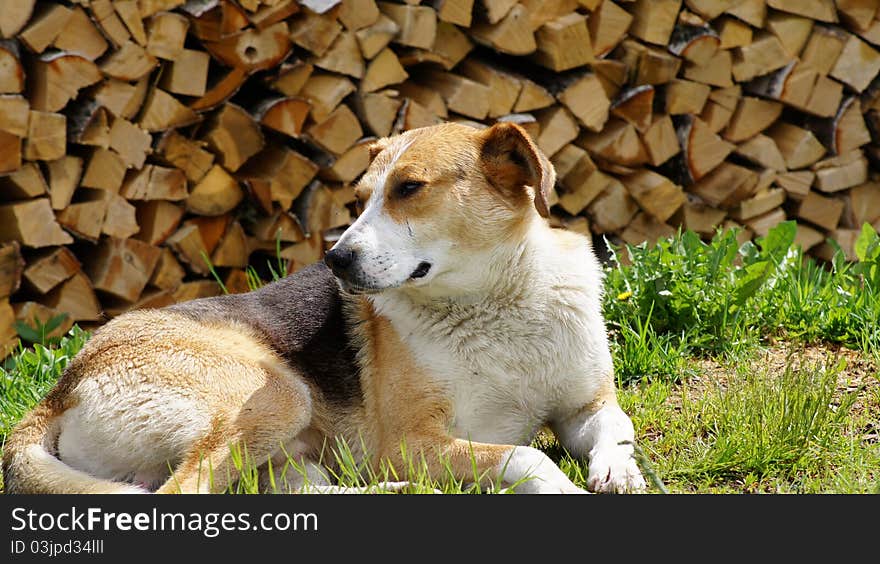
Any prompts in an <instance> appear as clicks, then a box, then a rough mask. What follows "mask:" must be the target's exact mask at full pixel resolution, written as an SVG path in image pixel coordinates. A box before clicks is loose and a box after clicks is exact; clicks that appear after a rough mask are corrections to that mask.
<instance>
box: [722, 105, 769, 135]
mask: <svg viewBox="0 0 880 564" xmlns="http://www.w3.org/2000/svg"><path fill="white" fill-rule="evenodd" d="M780 114H782V104H779V103H778V102H773V101H769V100H762V99H760V98H754V97H751V96H744V97H743V98H742V99H740V101H739V104H737V106H736V111H734V112H733V116H732V117H731V118H730V123H729V124H728V126H727V127H726V128H725V129H724V132H723V133H722V135H723V136H724V138H725V139H727V140H728V141H732V142H734V143H739V142H741V141H745V140H747V139H749V138H751V137H753V136H755V135H757V134H758V133H760V132H762V131H764V130H765V129H767V127H769V126H770V125H771V124H773V123H774V122H775V121H776V120H777V119H778V118H779V116H780Z"/></svg>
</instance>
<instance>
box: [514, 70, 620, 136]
mask: <svg viewBox="0 0 880 564" xmlns="http://www.w3.org/2000/svg"><path fill="white" fill-rule="evenodd" d="M526 87H527V84H525V83H524V84H523V92H522V93H521V94H520V98H522V96H523V94H525V92H526ZM557 96H558V98H559V101H560V102H562V104H563V105H564V106H565V107H566V108H568V110H569V111H571V113H572V114H573V115H574V116H575V117H576V118H577V119H578V121H579V122H580V123H581V124H582V125H583V126H584V127H586V128H587V129H589V130H590V131H596V132H598V131H600V130H601V129H602V127H603V126H604V125H605V123H606V122H607V120H608V115H609V111H610V109H611V101H610V100H609V99H608V97H607V96H606V95H605V92H604V90H603V89H602V84H601V82H600V81H599V79H598V76H597V75H595V74H593V73H585V74H583V75H581V76H580V77H579V78H577V79H575V80H574V81H573V82H571V83H570V84H569V85H568V86H566V87H565V88H564V89H563V90H562V91H561V92H559V94H558V95H557ZM514 110H515V111H517V112H520V111H528V110H525V109H522V108H520V107H519V102H517V106H516V107H515V108H514Z"/></svg>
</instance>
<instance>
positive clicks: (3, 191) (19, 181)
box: [0, 163, 47, 200]
mask: <svg viewBox="0 0 880 564" xmlns="http://www.w3.org/2000/svg"><path fill="white" fill-rule="evenodd" d="M46 191H47V186H46V180H45V179H44V178H43V173H42V172H41V171H40V167H39V166H37V164H36V163H26V164H25V165H24V166H23V167H21V168H19V169H18V170H16V171H15V172H13V173H12V174H10V175H7V176H4V177H0V199H2V200H26V199H29V198H35V197H37V196H42V195H43V194H45V193H46Z"/></svg>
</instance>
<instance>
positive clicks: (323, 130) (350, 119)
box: [306, 104, 364, 155]
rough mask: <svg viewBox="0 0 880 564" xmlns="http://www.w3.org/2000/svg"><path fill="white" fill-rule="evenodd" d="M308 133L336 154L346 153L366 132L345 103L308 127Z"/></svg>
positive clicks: (323, 146)
mask: <svg viewBox="0 0 880 564" xmlns="http://www.w3.org/2000/svg"><path fill="white" fill-rule="evenodd" d="M306 133H307V134H308V135H309V137H310V138H311V139H313V140H314V141H315V142H316V143H317V144H318V145H320V146H321V147H322V148H324V149H326V150H328V151H330V152H331V153H333V154H334V155H341V154H342V153H344V152H345V151H346V150H348V148H349V147H351V146H352V145H353V144H354V142H355V141H357V140H358V139H360V138H361V137H363V134H364V133H363V130H362V129H361V126H360V122H359V121H358V119H357V116H355V115H354V112H352V111H351V109H349V107H348V106H346V105H345V104H340V105H339V107H337V108H336V109H335V110H333V112H332V113H331V114H330V115H329V116H327V119H325V120H323V121H321V122H319V123H315V124H313V125H312V126H310V127H308V128H307V129H306Z"/></svg>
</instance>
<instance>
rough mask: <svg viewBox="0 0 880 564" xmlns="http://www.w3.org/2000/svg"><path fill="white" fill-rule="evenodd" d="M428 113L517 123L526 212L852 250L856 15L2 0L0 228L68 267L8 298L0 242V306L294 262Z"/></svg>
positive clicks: (183, 286)
mask: <svg viewBox="0 0 880 564" xmlns="http://www.w3.org/2000/svg"><path fill="white" fill-rule="evenodd" d="M7 3H9V2H7ZM12 4H15V6H12ZM768 7H769V9H768ZM443 121H449V122H455V123H461V124H465V125H469V126H471V127H475V128H485V127H488V126H489V125H491V124H492V123H493V122H510V123H517V124H519V125H520V126H522V127H523V128H524V129H525V130H526V132H527V134H528V135H529V136H530V137H531V138H532V139H534V140H535V143H536V145H537V146H538V147H539V148H540V149H541V150H542V152H543V153H544V154H546V155H547V157H548V158H549V159H550V160H551V162H552V163H553V166H554V168H555V170H556V177H557V184H556V186H555V187H554V188H553V189H552V190H551V192H550V194H549V195H548V202H549V206H548V207H550V208H551V209H549V210H548V211H549V221H550V225H551V226H554V227H558V228H562V229H569V230H572V231H576V232H578V233H582V234H585V235H589V234H593V233H595V234H609V236H610V237H612V240H614V241H618V242H620V241H622V242H629V243H633V244H636V243H639V244H640V243H643V242H646V243H647V244H653V243H654V242H655V241H656V240H657V239H658V238H661V237H665V236H667V235H669V234H671V233H672V232H673V230H676V229H680V228H683V229H692V230H694V231H695V232H697V233H698V234H699V235H700V236H701V237H704V238H708V237H711V236H712V235H713V233H714V232H715V231H716V230H717V229H728V228H736V229H739V231H738V234H737V240H738V241H740V242H741V243H744V242H745V241H747V240H749V239H750V238H751V237H754V236H760V235H762V234H766V233H767V232H768V230H769V229H770V228H771V227H772V226H774V225H776V224H778V223H779V222H781V221H784V220H785V219H786V218H789V219H796V220H797V222H798V228H797V235H796V241H797V242H798V243H799V244H802V245H803V246H804V247H805V248H806V249H808V250H809V253H810V254H812V255H814V256H818V257H830V253H831V252H832V249H831V247H830V246H829V245H827V244H824V243H822V240H823V239H824V238H825V236H826V234H827V235H829V236H831V237H835V238H836V239H837V240H839V241H840V242H841V244H842V245H844V247H845V250H846V252H848V253H850V255H852V254H853V253H854V241H855V237H857V235H858V232H859V230H860V229H861V224H863V223H871V224H874V225H875V226H877V227H880V188H878V186H877V182H876V181H877V178H875V177H876V176H877V175H876V174H875V173H874V172H873V170H874V169H875V168H876V167H878V166H880V146H878V144H877V141H878V140H880V5H878V3H877V2H876V1H874V0H834V1H832V0H804V1H797V2H795V1H794V0H684V1H682V0H651V1H647V0H619V1H618V0H479V1H474V0H431V1H430V2H424V1H419V0H402V1H401V0H388V1H385V0H382V1H377V0H238V1H236V0H192V1H189V2H187V1H185V0H89V1H85V0H74V1H72V2H46V1H43V2H33V1H31V0H23V1H21V2H14V3H10V6H7V7H6V8H5V9H3V10H0V226H2V227H0V240H3V241H6V240H7V239H8V240H11V241H14V242H15V243H16V244H17V245H19V246H20V247H21V248H22V249H25V250H26V252H25V255H24V256H25V258H26V259H28V260H29V261H30V262H28V268H30V267H31V266H32V265H34V264H38V265H41V267H43V268H45V267H46V264H48V263H47V262H42V263H36V262H35V261H41V260H44V259H46V257H47V256H49V255H52V254H53V253H54V255H55V256H57V257H59V258H60V257H61V253H62V252H63V253H66V254H67V255H68V258H71V259H72V261H69V262H70V264H69V265H68V268H67V269H66V270H64V271H63V273H60V274H56V275H54V277H53V275H52V274H51V271H47V272H49V274H45V275H44V279H43V280H42V281H39V282H37V283H36V284H34V283H31V282H27V283H26V286H25V288H23V289H19V290H18V291H15V290H14V289H13V288H14V287H15V286H16V285H17V284H18V279H20V278H21V276H22V275H21V273H20V272H18V271H20V270H21V265H20V263H16V259H14V258H11V257H13V255H15V256H16V257H18V256H19V255H20V254H21V253H20V252H16V253H13V252H12V251H10V250H9V249H11V246H9V245H5V244H4V245H0V315H4V313H3V312H4V311H5V309H4V305H6V306H7V308H8V307H9V306H8V304H9V303H10V302H12V303H14V304H16V305H15V308H16V310H15V311H14V312H13V313H11V314H9V315H7V317H9V318H10V319H13V318H14V315H15V314H17V313H19V312H21V311H25V312H32V313H35V314H37V313H38V314H39V315H49V314H50V313H52V312H54V311H56V307H58V310H57V311H58V312H63V311H64V310H65V308H67V307H68V304H69V306H70V307H75V306H78V307H80V308H81V309H80V312H79V313H78V314H77V315H78V316H81V317H83V320H84V321H85V320H88V321H90V322H101V321H103V320H104V319H106V318H107V317H108V316H114V315H118V314H120V313H122V312H124V311H127V310H130V309H133V308H141V307H158V306H162V305H166V304H168V303H171V301H173V300H175V299H190V298H195V297H199V296H206V295H216V294H218V293H220V284H218V283H216V282H215V281H213V280H210V279H207V280H206V279H204V278H206V277H208V276H209V275H210V272H209V268H208V266H209V263H211V264H214V265H216V266H217V267H218V268H221V269H226V270H224V271H222V272H221V274H220V276H221V277H222V279H224V280H225V281H226V282H225V283H226V284H227V290H230V291H246V290H247V289H248V275H247V274H246V273H245V270H244V269H245V268H247V267H248V265H249V264H250V263H252V262H253V261H257V262H261V261H262V260H265V259H269V260H272V258H273V257H274V255H275V254H276V253H278V252H279V249H278V247H277V243H280V244H281V248H280V254H281V257H280V259H281V260H282V261H283V262H285V263H286V267H287V268H288V271H289V272H292V271H295V270H297V269H299V268H302V267H304V266H305V265H307V264H308V263H311V262H314V261H317V260H320V258H321V257H322V256H323V253H324V252H325V251H326V250H327V249H328V248H330V247H331V246H332V245H333V244H334V243H335V242H336V241H338V240H339V237H340V236H341V234H342V233H343V232H344V229H345V227H346V226H347V225H349V224H350V223H351V222H352V221H353V217H352V213H353V212H354V211H355V210H356V208H357V205H356V201H355V198H354V186H353V183H355V182H357V181H358V179H359V178H360V176H361V175H363V173H364V171H365V170H366V169H367V167H368V166H369V162H370V154H369V147H370V145H371V144H372V143H373V142H374V140H375V138H376V137H385V136H389V135H394V134H396V133H401V132H404V131H408V130H411V129H415V128H419V127H424V126H428V125H432V124H436V123H441V122H443ZM40 161H43V162H42V163H41V162H40ZM821 198H825V199H821ZM838 212H839V213H838ZM804 216H806V217H804ZM62 226H63V228H62ZM71 235H73V237H71ZM132 241H134V242H136V243H135V245H141V246H143V247H144V248H149V249H153V250H154V251H151V252H153V253H154V254H155V253H158V254H157V256H156V263H155V265H154V268H153V271H152V272H148V273H141V274H139V275H136V276H135V278H136V279H137V284H135V285H134V286H131V287H130V288H129V287H123V286H121V285H115V284H118V283H117V282H116V281H115V279H114V277H118V276H121V274H120V273H110V269H109V267H108V266H107V265H109V262H108V260H109V259H108V260H104V259H101V257H103V255H101V253H102V252H103V253H106V257H109V256H110V255H111V254H112V253H110V251H107V250H106V249H110V246H111V245H117V246H118V247H117V251H113V252H114V253H116V254H117V255H121V254H124V253H122V252H121V251H119V250H118V249H122V248H123V247H124V246H125V245H127V244H128V243H129V242H132ZM276 242H277V243H276ZM35 249H36V250H35ZM253 252H257V253H259V255H261V256H256V257H255V256H254V255H253ZM74 253H75V255H74ZM96 257H97V258H96ZM178 257H179V258H178ZM98 259H101V260H98ZM206 259H207V260H208V261H209V262H206ZM102 260H103V266H100V265H99V264H98V263H101V261H102ZM178 260H179V261H180V262H178ZM9 261H11V262H10V264H11V265H12V267H10V268H9V269H8V270H9V272H11V274H7V273H6V270H4V269H6V268H7V267H6V266H5V265H6V263H7V262H9ZM77 261H79V262H81V263H82V264H83V265H85V266H86V267H87V271H88V272H89V273H92V274H95V276H96V284H98V286H99V289H98V290H97V292H98V293H97V295H96V294H95V290H94V289H93V288H92V287H91V284H90V282H89V280H88V278H87V277H85V276H84V275H83V273H82V272H80V267H79V266H78V264H79V262H77ZM16 264H18V266H15V265H16ZM181 264H183V265H184V266H181ZM96 265H97V266H96ZM34 268H35V270H34V271H33V272H34V276H35V277H36V276H37V274H36V273H37V270H36V269H37V266H34ZM101 268H103V269H104V270H102V271H101V272H103V273H105V274H102V275H101V276H103V278H102V279H101V281H100V282H99V281H98V275H99V273H98V271H99V270H100V269H101ZM16 269H18V271H16ZM145 280H146V282H144V281H145ZM184 280H186V281H184ZM108 288H110V290H108ZM13 292H15V293H13ZM123 295H124V296H125V297H123ZM47 296H48V297H49V301H47V300H46V298H47ZM62 298H63V299H62ZM35 299H38V300H39V301H38V302H37V301H34V300H35ZM99 299H100V301H99ZM53 300H54V301H55V302H57V303H55V304H53V303H51V302H52V301H53ZM74 300H79V302H81V303H74ZM58 303H61V305H60V306H58ZM102 310H103V311H102ZM10 311H11V310H10ZM105 312H106V313H105ZM10 316H12V317H10ZM4 319H5V318H4ZM71 319H72V318H71ZM97 324H98V323H91V324H90V325H87V327H89V328H92V327H94V326H96V325H97ZM7 332H8V331H7ZM5 335H6V334H5V333H2V331H0V347H2V346H5V344H4V343H7V341H8V340H7V339H5ZM14 337H15V335H14V333H13V334H11V337H10V338H14ZM9 342H11V341H9ZM7 344H8V343H7ZM0 354H2V353H0Z"/></svg>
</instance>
